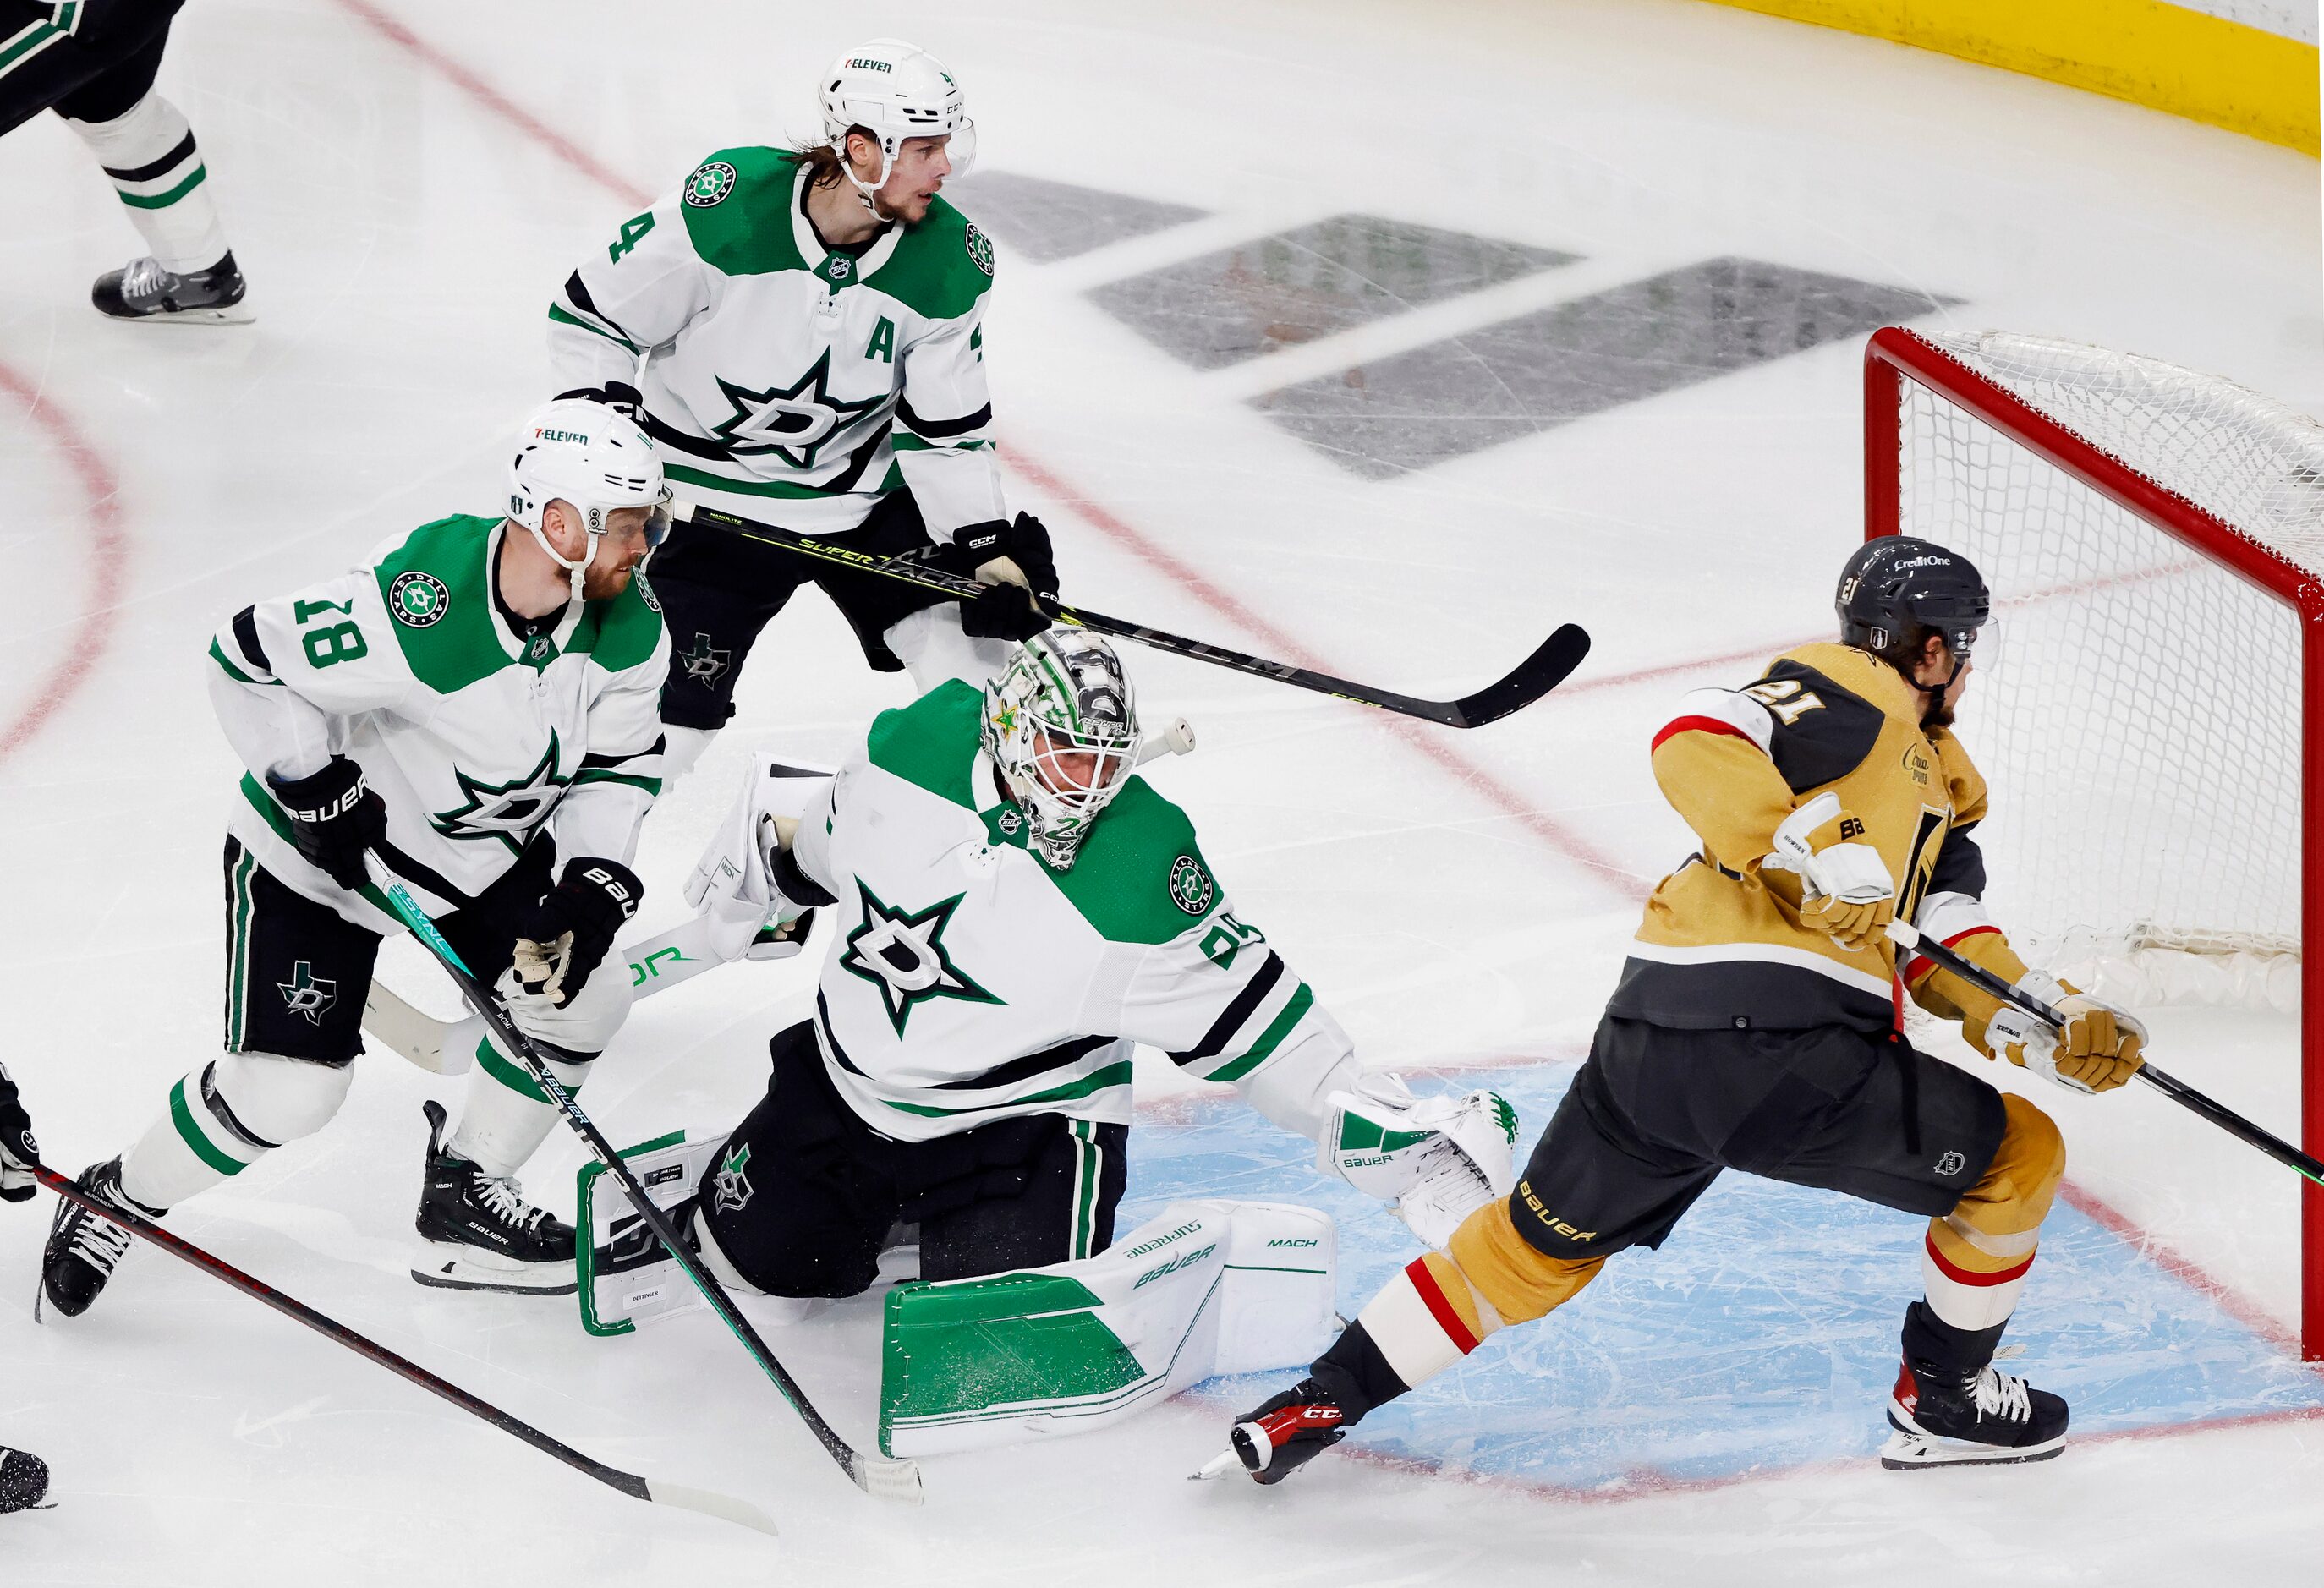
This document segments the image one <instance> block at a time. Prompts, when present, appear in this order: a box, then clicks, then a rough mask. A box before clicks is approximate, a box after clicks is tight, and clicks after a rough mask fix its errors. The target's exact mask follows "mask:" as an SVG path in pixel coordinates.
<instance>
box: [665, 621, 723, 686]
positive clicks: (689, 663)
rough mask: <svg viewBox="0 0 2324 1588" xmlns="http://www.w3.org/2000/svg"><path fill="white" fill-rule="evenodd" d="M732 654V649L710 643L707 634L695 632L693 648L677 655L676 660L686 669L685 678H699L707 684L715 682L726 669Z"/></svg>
mask: <svg viewBox="0 0 2324 1588" xmlns="http://www.w3.org/2000/svg"><path fill="white" fill-rule="evenodd" d="M733 656H734V653H733V651H721V650H719V649H718V648H717V647H715V646H714V645H712V644H711V643H710V636H709V635H707V634H705V633H700V632H697V633H696V635H695V636H694V649H693V650H692V651H689V652H688V653H687V654H686V655H684V656H681V657H679V658H678V665H679V666H680V667H683V668H684V669H686V676H687V678H689V679H701V680H702V681H703V682H704V683H705V684H708V683H713V682H715V681H716V679H717V678H718V675H719V674H721V673H723V672H724V671H725V670H726V667H727V664H728V663H729V662H730V661H732V660H733Z"/></svg>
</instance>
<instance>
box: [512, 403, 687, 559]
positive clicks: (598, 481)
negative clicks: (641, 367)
mask: <svg viewBox="0 0 2324 1588" xmlns="http://www.w3.org/2000/svg"><path fill="white" fill-rule="evenodd" d="M551 502H564V503H570V504H571V505H572V506H573V508H574V509H575V510H576V512H579V513H580V514H581V522H582V526H583V527H584V528H585V529H586V530H587V531H589V545H588V549H587V550H586V551H585V552H584V553H583V554H582V556H581V559H580V560H579V561H578V562H576V561H572V560H570V559H567V558H563V557H559V556H558V554H557V549H556V548H555V547H553V546H551V545H550V544H549V537H548V535H547V534H546V533H545V532H544V531H543V530H542V528H541V512H542V510H543V509H545V508H547V507H548V505H549V503H551ZM624 507H642V508H644V509H646V510H647V512H646V544H647V545H648V546H659V545H660V544H661V540H662V537H663V536H664V535H666V534H668V533H669V485H666V484H664V483H663V480H662V477H661V459H660V457H658V456H657V455H656V454H655V452H654V448H653V443H652V442H651V441H650V440H648V439H646V433H645V431H643V430H641V429H639V428H638V425H637V421H636V420H632V419H630V418H628V417H626V416H625V415H623V414H622V413H621V412H619V411H616V410H614V409H612V408H608V407H606V406H605V405H604V403H602V402H589V401H588V400H586V398H580V397H560V398H558V400H557V401H556V402H551V403H549V405H548V406H546V407H544V408H542V409H541V410H540V411H538V412H537V413H535V414H534V415H533V416H532V418H531V419H530V420H528V421H527V422H526V424H525V427H524V430H523V433H522V434H521V436H520V437H519V439H518V440H517V448H516V457H515V458H514V459H513V460H512V462H511V463H510V465H509V512H508V515H509V517H510V518H511V519H512V520H513V521H514V522H517V523H518V524H521V525H522V526H523V527H524V528H525V529H528V530H530V531H532V538H533V540H535V541H536V542H537V543H538V544H539V547H540V549H542V550H543V551H546V552H548V553H549V557H550V559H552V560H554V561H555V562H556V564H557V566H558V567H559V568H563V569H565V570H566V572H567V574H569V575H571V576H572V580H573V599H575V600H576V601H578V600H580V599H581V582H582V577H583V575H584V573H585V571H586V569H587V568H588V567H589V564H590V561H591V559H594V558H595V556H596V555H597V537H598V536H600V535H602V534H604V532H605V517H606V514H608V513H611V512H617V511H618V510H620V509H622V508H624Z"/></svg>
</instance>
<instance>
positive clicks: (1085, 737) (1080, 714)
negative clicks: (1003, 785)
mask: <svg viewBox="0 0 2324 1588" xmlns="http://www.w3.org/2000/svg"><path fill="white" fill-rule="evenodd" d="M984 751H985V753H986V754H988V755H990V756H991V757H992V762H993V764H994V765H995V766H997V767H999V768H1000V769H1001V776H1002V777H1003V778H1005V779H1006V780H1008V783H1009V791H1010V793H1011V794H1013V795H1015V796H1016V798H1017V803H1018V804H1019V807H1021V808H1023V810H1024V812H1025V825H1026V828H1027V836H1028V837H1029V838H1030V839H1031V840H1032V842H1033V844H1034V845H1036V846H1037V847H1038V848H1039V850H1040V852H1041V856H1042V858H1043V859H1045V860H1047V862H1048V863H1050V864H1051V865H1053V866H1055V867H1056V868H1057V869H1058V870H1059V871H1067V870H1070V869H1071V868H1072V866H1073V863H1074V855H1075V854H1076V853H1077V852H1078V851H1079V850H1080V848H1081V845H1082V840H1083V839H1084V838H1086V837H1087V836H1089V830H1090V826H1091V824H1092V823H1093V822H1095V821H1096V820H1097V818H1098V815H1099V813H1100V812H1102V811H1103V810H1104V809H1105V808H1106V807H1107V806H1108V805H1109V804H1111V802H1112V800H1113V797H1114V796H1115V795H1116V794H1119V793H1120V792H1121V789H1122V785H1123V784H1125V783H1127V782H1128V781H1129V780H1130V771H1131V769H1132V768H1134V767H1135V766H1136V765H1137V764H1138V697H1137V695H1136V693H1135V692H1134V691H1133V690H1132V689H1131V688H1130V678H1129V675H1127V674H1126V673H1124V672H1123V671H1122V670H1121V659H1120V657H1119V656H1116V655H1115V654H1114V651H1113V647H1112V646H1111V645H1109V644H1107V643H1106V642H1105V641H1104V640H1103V639H1102V638H1101V637H1100V636H1098V635H1096V634H1093V633H1091V632H1089V631H1088V630H1086V629H1045V630H1043V631H1042V632H1040V633H1037V634H1036V635H1034V636H1033V637H1032V638H1031V639H1029V640H1028V641H1026V642H1024V643H1023V644H1022V645H1019V646H1018V647H1017V649H1016V651H1014V652H1013V653H1011V655H1010V658H1009V665H1008V666H1007V667H1005V668H1003V669H1001V674H1000V676H999V677H998V678H995V679H992V680H991V681H990V682H989V683H987V684H986V685H985V686H984Z"/></svg>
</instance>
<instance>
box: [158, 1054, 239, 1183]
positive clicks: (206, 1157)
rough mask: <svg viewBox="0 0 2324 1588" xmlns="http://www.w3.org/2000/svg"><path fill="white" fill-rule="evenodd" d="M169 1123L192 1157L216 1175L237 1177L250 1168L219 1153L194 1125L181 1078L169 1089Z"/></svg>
mask: <svg viewBox="0 0 2324 1588" xmlns="http://www.w3.org/2000/svg"><path fill="white" fill-rule="evenodd" d="M170 1122H171V1123H172V1124H174V1125H176V1126H177V1127H178V1134H179V1135H180V1136H181V1137H183V1138H184V1139H185V1143H186V1145H187V1146H189V1147H190V1148H192V1149H194V1156H195V1157H196V1158H198V1159H201V1160H202V1161H203V1162H204V1163H206V1164H208V1165H209V1166H210V1168H214V1169H216V1170H217V1172H218V1173H220V1174H222V1175H238V1174H240V1173H242V1171H243V1170H244V1169H246V1168H249V1167H250V1166H249V1165H248V1164H246V1163H244V1162H243V1161H242V1159H238V1158H229V1157H227V1156H226V1154H225V1153H223V1152H220V1151H219V1150H218V1149H217V1147H216V1146H215V1145H213V1144H212V1143H211V1141H210V1139H209V1138H208V1136H205V1135H203V1134H202V1128H201V1127H200V1126H199V1125H198V1124H196V1123H194V1111H193V1110H192V1109H190V1108H188V1107H187V1106H186V1083H185V1081H184V1080H183V1079H182V1078H180V1080H179V1082H178V1084H177V1085H174V1086H172V1087H171V1088H170Z"/></svg>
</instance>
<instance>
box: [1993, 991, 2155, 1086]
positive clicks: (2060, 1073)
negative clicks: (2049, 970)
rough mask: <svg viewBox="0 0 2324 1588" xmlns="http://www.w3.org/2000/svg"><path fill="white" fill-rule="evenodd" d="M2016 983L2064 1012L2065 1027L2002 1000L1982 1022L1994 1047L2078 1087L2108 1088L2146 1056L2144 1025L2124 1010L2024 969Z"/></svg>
mask: <svg viewBox="0 0 2324 1588" xmlns="http://www.w3.org/2000/svg"><path fill="white" fill-rule="evenodd" d="M2017 985H2018V986H2019V987H2020V988H2021V989H2023V990H2024V991H2025V992H2031V993H2033V995H2034V996H2035V997H2037V998H2040V999H2041V1000H2042V1001H2043V1002H2045V1003H2048V1004H2049V1005H2050V1007H2052V1009H2054V1010H2056V1011H2058V1012H2059V1013H2060V1014H2061V1015H2063V1016H2065V1017H2066V1024H2065V1027H2064V1029H2059V1028H2057V1027H2054V1026H2052V1025H2049V1024H2047V1023H2045V1022H2044V1021H2042V1020H2036V1019H2035V1018H2034V1017H2033V1016H2032V1015H2030V1014H2027V1013H2026V1012H2025V1011H2024V1010H2022V1009H2019V1008H2018V1007H2017V1006H2016V1005H2015V1004H2014V1003H2010V1004H2004V1005H2003V1006H2002V1007H2001V1008H2000V1010H1998V1011H1996V1013H1995V1014H1994V1016H1993V1018H1992V1020H1988V1021H1987V1023H1986V1028H1985V1039H1986V1042H1987V1046H1989V1047H1990V1048H1992V1050H1993V1051H1994V1052H1995V1053H1997V1054H1999V1055H2001V1056H2002V1057H2006V1058H2007V1059H2008V1060H2009V1062H2010V1063H2012V1064H2014V1065H2019V1066H2024V1068H2026V1069H2029V1070H2032V1071H2033V1073H2034V1074H2035V1075H2037V1076H2044V1077H2046V1078H2048V1079H2050V1080H2052V1081H2055V1082H2057V1083H2058V1085H2061V1086H2066V1087H2070V1088H2071V1089H2072V1090H2074V1091H2076V1092H2091V1093H2097V1092H2111V1091H2113V1090H2114V1089H2115V1088H2116V1086H2119V1085H2122V1084H2123V1083H2124V1082H2126V1081H2127V1080H2129V1079H2130V1078H2131V1076H2135V1075H2136V1074H2137V1073H2138V1067H2139V1066H2141V1065H2143V1064H2144V1063H2145V1062H2146V1060H2145V1057H2144V1048H2145V1047H2146V1028H2145V1027H2144V1025H2142V1024H2140V1023H2139V1020H2138V1018H2137V1017H2136V1016H2135V1015H2133V1014H2132V1013H2131V1012H2130V1011H2128V1010H2124V1009H2117V1008H2116V1007H2115V1006H2114V1005H2113V1004H2111V1003H2107V1002H2103V1001H2101V1000H2099V999H2096V998H2092V997H2089V996H2088V995H2087V994H2085V993H2080V992H2075V991H2073V990H2072V989H2071V988H2070V987H2068V986H2067V985H2066V984H2065V983H2062V982H2059V981H2056V980H2054V979H2052V977H2049V976H2045V975H2043V974H2042V973H2041V972H2039V971H2028V972H2027V973H2026V974H2025V975H2024V977H2022V978H2021V979H2020V980H2019V981H2018V983H2017Z"/></svg>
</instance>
